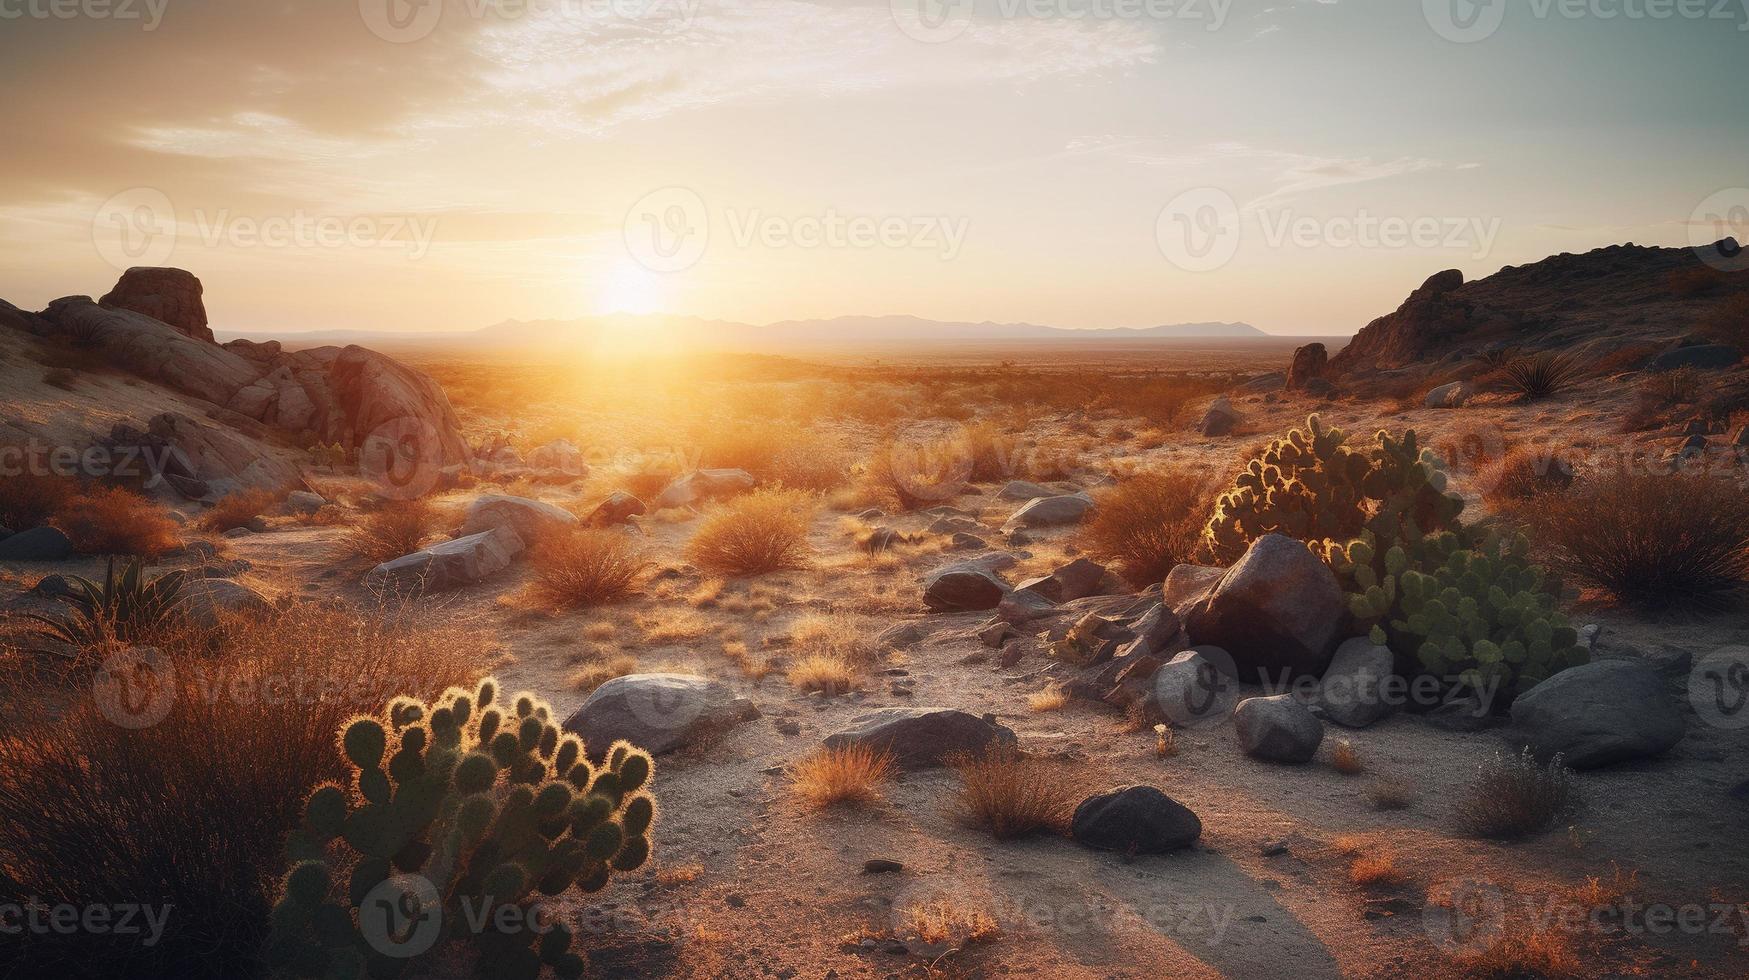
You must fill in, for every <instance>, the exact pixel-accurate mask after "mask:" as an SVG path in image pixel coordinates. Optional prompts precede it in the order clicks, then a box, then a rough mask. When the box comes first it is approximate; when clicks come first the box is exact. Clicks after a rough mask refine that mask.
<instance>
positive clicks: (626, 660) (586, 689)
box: [565, 655, 638, 694]
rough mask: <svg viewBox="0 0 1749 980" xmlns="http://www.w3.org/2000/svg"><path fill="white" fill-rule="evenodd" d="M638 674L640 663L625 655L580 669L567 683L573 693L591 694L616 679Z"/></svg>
mask: <svg viewBox="0 0 1749 980" xmlns="http://www.w3.org/2000/svg"><path fill="white" fill-rule="evenodd" d="M637 672H638V662H637V660H636V659H635V658H633V657H629V656H623V655H622V656H617V657H607V658H605V659H602V660H595V661H591V662H590V663H586V664H584V665H583V666H581V667H578V668H577V669H576V670H574V671H572V672H571V676H570V677H567V678H566V679H565V683H566V684H568V685H570V687H571V690H573V691H577V692H579V693H582V694H589V693H591V692H593V691H594V690H595V689H596V688H598V687H600V686H601V685H603V684H606V683H607V682H608V681H611V680H613V679H614V678H615V677H624V676H625V675H627V674H635V673H637Z"/></svg>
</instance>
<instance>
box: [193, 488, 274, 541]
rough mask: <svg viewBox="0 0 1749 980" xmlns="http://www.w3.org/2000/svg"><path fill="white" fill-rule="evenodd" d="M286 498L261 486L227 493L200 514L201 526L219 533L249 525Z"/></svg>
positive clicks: (204, 529)
mask: <svg viewBox="0 0 1749 980" xmlns="http://www.w3.org/2000/svg"><path fill="white" fill-rule="evenodd" d="M284 499H285V495H284V494H282V493H274V492H273V491H271V490H262V489H259V488H257V489H253V490H239V491H237V492H236V493H229V494H226V495H225V496H223V497H220V498H219V500H218V502H217V503H215V504H213V505H212V507H211V508H210V509H208V510H207V511H206V513H204V514H202V515H200V528H201V530H203V531H212V532H214V533H215V534H217V533H222V532H225V531H229V530H231V529H232V528H234V527H248V526H249V523H250V522H251V521H253V520H255V519H256V518H257V517H260V516H261V515H263V514H265V513H267V512H268V511H269V510H271V509H273V508H274V507H277V506H278V505H279V502H280V501H282V500H284Z"/></svg>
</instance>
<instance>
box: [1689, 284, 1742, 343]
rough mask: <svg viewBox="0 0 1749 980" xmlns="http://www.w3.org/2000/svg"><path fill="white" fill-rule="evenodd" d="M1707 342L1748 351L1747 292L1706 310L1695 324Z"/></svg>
mask: <svg viewBox="0 0 1749 980" xmlns="http://www.w3.org/2000/svg"><path fill="white" fill-rule="evenodd" d="M1695 329H1696V330H1697V331H1698V332H1699V333H1700V334H1701V335H1702V336H1704V337H1706V338H1707V339H1708V340H1712V341H1715V342H1717V343H1721V344H1729V345H1731V346H1732V347H1735V348H1737V349H1738V350H1740V351H1742V350H1749V292H1739V293H1737V294H1736V295H1734V296H1732V297H1730V298H1729V299H1726V300H1723V301H1721V302H1720V303H1719V304H1718V305H1717V306H1714V307H1713V308H1712V309H1710V310H1708V311H1707V312H1706V313H1705V314H1703V315H1702V316H1701V318H1700V321H1699V322H1698V323H1696V324H1695Z"/></svg>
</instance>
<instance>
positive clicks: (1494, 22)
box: [1421, 0, 1749, 44]
mask: <svg viewBox="0 0 1749 980" xmlns="http://www.w3.org/2000/svg"><path fill="white" fill-rule="evenodd" d="M1421 9H1422V12H1423V14H1425V15H1426V17H1427V24H1428V26H1430V27H1432V28H1433V31H1434V33H1436V34H1438V35H1439V36H1440V37H1442V38H1444V39H1446V40H1447V41H1452V42H1454V43H1457V44H1473V43H1475V42H1477V41H1485V40H1487V39H1488V38H1490V37H1493V36H1494V35H1495V34H1496V33H1498V32H1499V30H1500V28H1501V27H1503V26H1505V24H1506V19H1507V17H1508V15H1509V14H1510V16H1513V17H1521V16H1528V17H1530V18H1532V19H1534V20H1604V21H1615V20H1619V21H1634V22H1638V21H1653V22H1661V21H1671V20H1709V21H1729V22H1732V23H1735V24H1736V25H1737V30H1739V31H1749V0H1422V2H1421Z"/></svg>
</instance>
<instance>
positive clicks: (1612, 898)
mask: <svg viewBox="0 0 1749 980" xmlns="http://www.w3.org/2000/svg"><path fill="white" fill-rule="evenodd" d="M1610 867H1611V869H1612V874H1611V875H1610V876H1609V877H1608V878H1604V877H1603V876H1601V875H1588V876H1586V878H1585V880H1584V881H1583V882H1581V883H1580V884H1578V885H1576V886H1574V887H1573V888H1572V889H1570V890H1569V891H1568V892H1567V897H1568V898H1569V899H1571V900H1572V901H1573V903H1574V904H1575V905H1578V906H1579V907H1580V908H1582V909H1586V910H1587V911H1589V910H1592V909H1600V908H1611V907H1615V906H1619V905H1620V904H1621V903H1622V900H1623V899H1625V898H1628V897H1630V896H1632V895H1633V894H1634V893H1635V892H1637V891H1639V888H1640V873H1639V872H1638V871H1628V872H1623V871H1622V869H1621V865H1619V864H1616V863H1615V862H1613V861H1611V862H1610Z"/></svg>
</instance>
